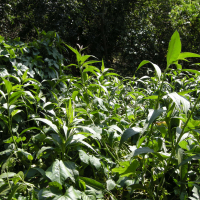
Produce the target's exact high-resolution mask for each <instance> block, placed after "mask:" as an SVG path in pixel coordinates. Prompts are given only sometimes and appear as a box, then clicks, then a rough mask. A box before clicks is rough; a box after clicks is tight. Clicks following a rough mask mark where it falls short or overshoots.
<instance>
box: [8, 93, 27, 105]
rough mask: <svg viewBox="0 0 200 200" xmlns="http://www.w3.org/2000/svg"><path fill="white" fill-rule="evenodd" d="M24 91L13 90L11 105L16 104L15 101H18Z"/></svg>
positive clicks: (10, 99)
mask: <svg viewBox="0 0 200 200" xmlns="http://www.w3.org/2000/svg"><path fill="white" fill-rule="evenodd" d="M23 93H24V92H22V91H19V92H13V93H12V94H11V95H10V98H9V104H10V105H12V104H14V103H15V102H16V101H17V99H18V98H19V97H21V96H22V94H23Z"/></svg>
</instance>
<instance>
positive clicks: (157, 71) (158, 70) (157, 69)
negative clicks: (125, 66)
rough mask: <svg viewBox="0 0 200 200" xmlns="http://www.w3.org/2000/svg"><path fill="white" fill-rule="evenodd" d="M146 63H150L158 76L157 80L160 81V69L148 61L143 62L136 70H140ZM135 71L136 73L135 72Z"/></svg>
mask: <svg viewBox="0 0 200 200" xmlns="http://www.w3.org/2000/svg"><path fill="white" fill-rule="evenodd" d="M147 63H151V64H152V65H153V67H154V68H155V70H156V73H157V76H158V79H159V80H160V77H161V69H160V67H158V65H156V64H154V63H152V62H150V61H148V60H143V61H142V62H141V63H140V65H139V66H138V68H137V70H138V69H140V67H142V66H143V65H145V64H147ZM137 70H136V71H137Z"/></svg>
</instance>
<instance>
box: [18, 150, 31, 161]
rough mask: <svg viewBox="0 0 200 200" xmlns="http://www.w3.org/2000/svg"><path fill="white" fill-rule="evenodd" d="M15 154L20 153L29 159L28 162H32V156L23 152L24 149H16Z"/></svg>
mask: <svg viewBox="0 0 200 200" xmlns="http://www.w3.org/2000/svg"><path fill="white" fill-rule="evenodd" d="M17 152H20V153H22V154H23V155H24V156H25V157H26V158H27V159H29V160H30V161H31V160H33V156H32V155H31V154H30V153H28V152H27V151H25V150H24V149H20V148H18V149H17Z"/></svg>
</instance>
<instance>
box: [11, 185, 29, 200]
mask: <svg viewBox="0 0 200 200" xmlns="http://www.w3.org/2000/svg"><path fill="white" fill-rule="evenodd" d="M26 188H27V186H26V185H23V184H20V185H15V186H14V187H13V188H12V191H11V193H10V194H9V196H8V198H7V200H12V197H13V196H14V194H15V193H16V192H17V191H18V190H19V191H22V190H26Z"/></svg>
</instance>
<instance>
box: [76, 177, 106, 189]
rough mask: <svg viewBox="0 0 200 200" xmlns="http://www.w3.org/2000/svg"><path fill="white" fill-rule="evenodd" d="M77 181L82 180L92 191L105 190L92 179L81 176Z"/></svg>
mask: <svg viewBox="0 0 200 200" xmlns="http://www.w3.org/2000/svg"><path fill="white" fill-rule="evenodd" d="M79 179H81V180H83V181H84V182H85V183H86V185H89V186H91V187H93V188H94V189H97V190H104V189H105V187H104V185H103V184H102V183H100V182H98V181H95V180H94V179H91V178H86V177H81V176H80V177H79Z"/></svg>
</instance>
